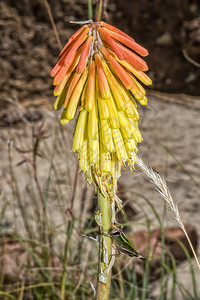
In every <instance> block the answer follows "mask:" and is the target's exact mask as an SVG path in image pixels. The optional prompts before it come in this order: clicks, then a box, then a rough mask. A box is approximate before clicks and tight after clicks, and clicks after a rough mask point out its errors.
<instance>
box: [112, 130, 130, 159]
mask: <svg viewBox="0 0 200 300" xmlns="http://www.w3.org/2000/svg"><path fill="white" fill-rule="evenodd" d="M112 136H113V141H114V145H115V150H116V154H117V158H118V159H119V160H120V161H121V162H125V161H126V160H127V159H128V156H127V153H126V148H125V145H124V141H123V138H122V135H121V132H120V130H119V129H112Z"/></svg>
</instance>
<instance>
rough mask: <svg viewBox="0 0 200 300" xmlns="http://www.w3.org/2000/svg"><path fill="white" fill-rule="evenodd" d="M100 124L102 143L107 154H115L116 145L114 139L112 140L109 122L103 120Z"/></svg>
mask: <svg viewBox="0 0 200 300" xmlns="http://www.w3.org/2000/svg"><path fill="white" fill-rule="evenodd" d="M100 124H101V129H100V130H101V131H100V137H101V138H100V143H101V144H102V146H103V148H104V150H105V151H106V152H113V151H114V144H113V138H112V130H111V128H110V126H109V121H107V120H101V121H100Z"/></svg>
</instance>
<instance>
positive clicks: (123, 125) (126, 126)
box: [118, 111, 133, 139]
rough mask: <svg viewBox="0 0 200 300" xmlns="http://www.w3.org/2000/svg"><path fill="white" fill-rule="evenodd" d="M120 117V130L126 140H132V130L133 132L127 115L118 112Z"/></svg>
mask: <svg viewBox="0 0 200 300" xmlns="http://www.w3.org/2000/svg"><path fill="white" fill-rule="evenodd" d="M118 116H119V122H120V130H121V131H122V132H123V136H124V137H125V138H126V139H130V138H132V137H133V134H132V130H131V124H130V122H129V119H128V118H127V116H126V115H125V113H124V112H123V111H118Z"/></svg>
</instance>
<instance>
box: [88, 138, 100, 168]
mask: <svg viewBox="0 0 200 300" xmlns="http://www.w3.org/2000/svg"><path fill="white" fill-rule="evenodd" d="M98 162H99V139H96V140H94V141H91V140H88V163H89V165H94V164H96V163H98Z"/></svg>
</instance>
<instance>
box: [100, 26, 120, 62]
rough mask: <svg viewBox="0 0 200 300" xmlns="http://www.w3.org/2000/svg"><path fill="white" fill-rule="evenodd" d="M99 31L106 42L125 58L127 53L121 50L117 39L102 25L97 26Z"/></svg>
mask: <svg viewBox="0 0 200 300" xmlns="http://www.w3.org/2000/svg"><path fill="white" fill-rule="evenodd" d="M97 30H98V32H99V33H100V36H101V38H102V39H103V40H104V41H106V43H107V44H108V45H109V46H110V48H111V49H112V50H113V51H114V52H115V53H116V55H117V57H118V58H119V59H125V55H124V54H123V52H122V51H121V50H120V48H119V46H118V44H117V43H116V42H115V40H114V39H113V38H112V37H111V36H110V35H109V34H108V33H107V32H106V31H105V30H104V29H103V28H101V27H98V28H97Z"/></svg>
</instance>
